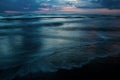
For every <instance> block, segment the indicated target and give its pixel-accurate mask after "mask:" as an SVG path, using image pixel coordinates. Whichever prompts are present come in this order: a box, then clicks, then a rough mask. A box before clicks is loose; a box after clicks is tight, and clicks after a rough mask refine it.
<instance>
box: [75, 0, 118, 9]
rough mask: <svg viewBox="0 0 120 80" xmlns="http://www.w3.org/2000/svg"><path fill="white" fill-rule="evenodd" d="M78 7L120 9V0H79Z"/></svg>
mask: <svg viewBox="0 0 120 80" xmlns="http://www.w3.org/2000/svg"><path fill="white" fill-rule="evenodd" d="M79 3H81V4H77V5H76V7H78V8H108V9H120V0H79Z"/></svg>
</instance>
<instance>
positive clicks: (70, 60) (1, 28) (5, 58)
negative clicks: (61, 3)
mask: <svg viewBox="0 0 120 80" xmlns="http://www.w3.org/2000/svg"><path fill="white" fill-rule="evenodd" d="M51 16H52V17H51ZM117 17H118V18H119V16H117ZM108 18H109V19H108ZM0 21H1V22H0V48H1V49H0V53H1V54H0V70H2V71H3V72H4V73H2V74H3V75H0V78H1V79H2V80H12V79H14V78H15V77H16V76H20V77H23V76H26V75H28V74H30V73H37V72H41V74H42V73H48V72H56V71H58V70H60V69H68V70H69V69H72V68H81V67H83V66H84V65H86V64H88V63H90V62H91V61H93V60H95V59H96V58H105V57H108V56H113V55H116V54H120V42H119V40H120V38H119V37H120V36H119V34H118V33H119V30H120V28H119V25H120V23H119V19H116V16H105V15H75V14H70V15H64V14H61V15H54V14H52V15H51V14H49V15H47V14H46V15H45V14H41V15H39V14H15V15H12V16H11V15H1V17H0ZM2 77H3V78H2Z"/></svg>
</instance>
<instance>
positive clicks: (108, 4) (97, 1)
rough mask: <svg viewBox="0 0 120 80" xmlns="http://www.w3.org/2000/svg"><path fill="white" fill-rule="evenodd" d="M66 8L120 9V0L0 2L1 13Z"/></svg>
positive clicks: (10, 0) (28, 0)
mask: <svg viewBox="0 0 120 80" xmlns="http://www.w3.org/2000/svg"><path fill="white" fill-rule="evenodd" d="M65 6H74V7H76V8H78V9H79V8H81V9H102V8H106V9H120V0H0V11H5V10H15V11H36V10H45V9H46V10H60V9H62V8H63V7H65ZM40 8H41V9H40ZM44 8H45V9H44Z"/></svg>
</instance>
